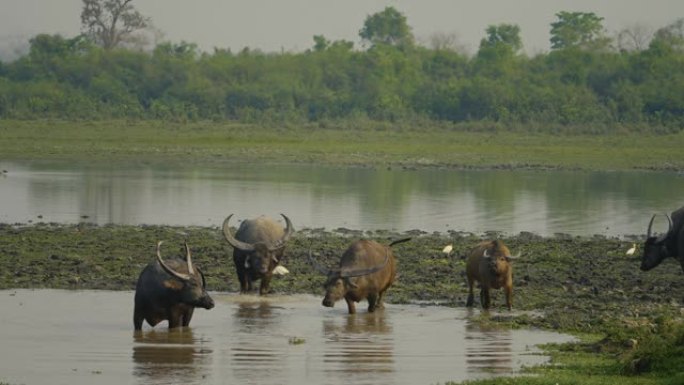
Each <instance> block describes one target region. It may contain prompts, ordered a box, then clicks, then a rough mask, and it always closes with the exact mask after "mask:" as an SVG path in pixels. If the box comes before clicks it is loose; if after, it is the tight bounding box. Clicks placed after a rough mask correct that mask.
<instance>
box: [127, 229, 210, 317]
mask: <svg viewBox="0 0 684 385" xmlns="http://www.w3.org/2000/svg"><path fill="white" fill-rule="evenodd" d="M161 244H162V242H159V243H157V260H156V261H155V262H152V263H150V264H149V265H147V266H146V267H145V268H144V269H143V271H142V272H141V273H140V277H139V278H138V283H137V285H136V287H135V308H134V310H133V326H134V328H135V330H141V329H142V324H143V321H147V323H148V324H150V325H151V326H152V327H154V326H155V325H157V324H158V323H159V322H161V321H165V320H167V321H169V328H175V327H179V326H188V325H189V324H190V320H191V319H192V313H193V311H194V310H195V308H196V307H202V308H205V309H211V308H213V307H214V301H213V300H212V299H211V297H210V296H209V294H207V291H206V282H205V280H204V274H202V271H201V270H200V269H199V268H198V267H197V266H194V265H193V263H192V256H191V254H190V248H189V247H188V245H187V244H185V252H186V256H185V260H180V259H170V260H168V261H166V262H165V261H164V260H163V259H162V257H161V252H160V247H161Z"/></svg>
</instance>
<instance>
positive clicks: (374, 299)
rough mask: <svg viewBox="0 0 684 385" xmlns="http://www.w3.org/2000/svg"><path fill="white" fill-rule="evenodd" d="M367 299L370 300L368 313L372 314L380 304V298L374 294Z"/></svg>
mask: <svg viewBox="0 0 684 385" xmlns="http://www.w3.org/2000/svg"><path fill="white" fill-rule="evenodd" d="M367 299H368V312H369V313H372V312H374V311H375V307H376V305H377V303H378V297H377V296H375V295H374V294H369V295H368V298H367Z"/></svg>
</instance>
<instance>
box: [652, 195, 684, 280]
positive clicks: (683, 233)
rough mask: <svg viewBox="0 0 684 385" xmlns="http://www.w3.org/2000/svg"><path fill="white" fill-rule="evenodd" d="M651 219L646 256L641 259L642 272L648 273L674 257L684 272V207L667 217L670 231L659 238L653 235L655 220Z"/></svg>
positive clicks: (653, 217)
mask: <svg viewBox="0 0 684 385" xmlns="http://www.w3.org/2000/svg"><path fill="white" fill-rule="evenodd" d="M655 217H656V216H655V215H654V216H652V217H651V222H649V224H648V232H647V238H646V243H645V244H644V255H643V256H642V258H641V270H643V271H648V270H651V269H652V268H654V267H656V266H658V265H659V264H660V262H662V261H663V260H664V259H665V258H667V257H673V258H675V259H677V260H678V261H679V264H680V265H681V266H682V271H684V207H681V208H679V210H677V211H674V212H673V213H672V216H671V217H669V216H667V215H665V217H667V221H668V224H669V226H668V229H667V232H666V233H665V234H662V235H660V236H658V237H656V236H654V235H652V234H651V229H652V227H653V220H654V219H655Z"/></svg>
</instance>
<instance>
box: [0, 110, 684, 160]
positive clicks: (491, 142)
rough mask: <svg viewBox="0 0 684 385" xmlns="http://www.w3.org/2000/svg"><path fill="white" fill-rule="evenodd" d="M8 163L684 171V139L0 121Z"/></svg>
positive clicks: (1, 144) (0, 150) (682, 134)
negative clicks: (67, 161)
mask: <svg viewBox="0 0 684 385" xmlns="http://www.w3.org/2000/svg"><path fill="white" fill-rule="evenodd" d="M0 137H1V138H2V140H1V141H0V154H2V157H3V158H4V159H26V158H29V159H55V158H58V159H64V158H66V159H83V158H87V159H88V160H90V161H96V160H98V159H99V160H101V161H112V160H117V159H118V160H129V161H130V160H131V159H136V160H140V161H145V160H149V159H159V158H162V159H164V158H166V159H175V160H180V161H190V162H193V161H194V162H207V161H211V162H221V161H235V160H241V161H257V160H258V161H265V162H307V163H314V162H315V163H327V164H334V165H364V166H404V167H458V168H494V167H496V168H539V169H547V168H551V169H557V168H563V169H586V170H630V169H657V170H684V157H682V156H681V148H682V147H684V132H680V133H679V134H670V135H647V134H625V135H551V134H527V133H515V132H506V131H494V132H467V131H456V130H450V129H448V128H444V127H433V128H425V127H420V128H412V129H406V128H404V127H386V126H381V127H354V128H349V127H330V126H325V127H321V126H312V125H308V126H300V127H283V128H272V127H261V126H254V125H247V124H239V123H215V122H194V123H185V124H181V123H170V122H161V121H103V122H74V121H6V120H5V121H0Z"/></svg>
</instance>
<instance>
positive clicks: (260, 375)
mask: <svg viewBox="0 0 684 385" xmlns="http://www.w3.org/2000/svg"><path fill="white" fill-rule="evenodd" d="M212 296H213V298H214V300H215V302H216V307H215V308H214V309H212V310H209V311H206V310H203V309H197V310H196V311H195V315H194V317H193V320H192V323H191V327H190V328H185V329H180V330H173V331H169V330H168V329H167V328H166V323H163V324H161V325H157V327H156V328H154V329H153V328H150V327H149V325H147V324H145V327H144V328H143V331H142V332H139V333H134V331H133V323H132V311H133V292H130V291H116V292H113V291H60V290H35V291H34V290H5V291H0V308H2V309H3V312H2V315H0V321H1V322H2V328H0V341H2V344H1V345H0V354H1V355H2V357H3V359H2V360H0V382H8V383H11V384H22V383H26V384H37V383H51V384H70V385H73V384H92V383H97V384H115V385H120V384H126V383H130V384H170V383H171V384H193V383H194V384H227V383H254V384H301V383H315V384H331V385H333V384H373V385H377V384H412V385H415V384H434V383H444V382H446V381H463V380H469V379H476V378H486V377H491V376H495V375H508V374H514V373H516V372H517V371H519V370H520V368H521V367H522V366H523V365H534V364H539V363H543V362H546V361H547V360H548V357H546V356H543V355H541V354H540V351H539V349H537V348H536V347H535V345H537V344H542V343H548V342H565V341H570V340H572V337H571V336H567V335H561V334H557V333H551V332H545V331H538V330H505V329H504V330H501V329H486V328H481V327H480V326H478V325H477V324H474V323H471V322H469V321H468V318H469V311H467V310H464V309H452V308H444V307H435V306H419V305H391V304H390V305H386V308H385V309H384V310H381V311H378V312H376V313H374V314H369V313H366V312H365V309H363V308H364V306H360V307H359V308H360V312H359V313H358V314H356V315H351V316H350V315H348V314H346V305H344V303H343V302H341V303H339V304H338V306H336V307H335V308H333V309H329V308H324V307H322V306H321V304H320V301H321V299H320V298H316V297H312V296H306V295H296V296H272V297H268V298H260V297H257V296H250V295H247V296H241V295H237V294H226V293H213V295H212ZM362 305H363V304H362ZM361 309H363V310H361ZM474 313H475V314H477V311H474Z"/></svg>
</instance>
